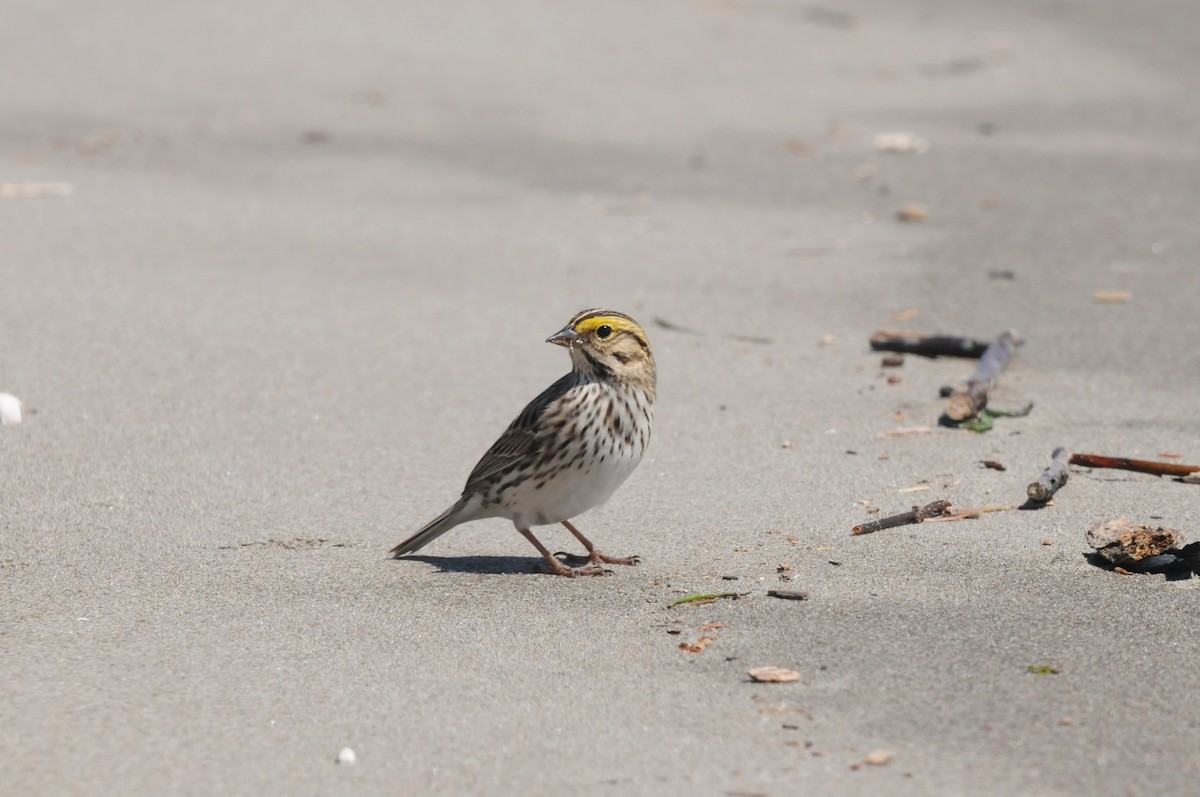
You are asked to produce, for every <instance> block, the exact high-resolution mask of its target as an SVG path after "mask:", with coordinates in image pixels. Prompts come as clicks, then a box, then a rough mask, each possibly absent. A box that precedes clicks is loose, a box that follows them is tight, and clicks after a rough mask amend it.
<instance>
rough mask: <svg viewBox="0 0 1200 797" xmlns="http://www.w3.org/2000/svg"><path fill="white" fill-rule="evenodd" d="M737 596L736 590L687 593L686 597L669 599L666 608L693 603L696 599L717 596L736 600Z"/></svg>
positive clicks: (710, 599) (714, 597)
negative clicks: (699, 593)
mask: <svg viewBox="0 0 1200 797" xmlns="http://www.w3.org/2000/svg"><path fill="white" fill-rule="evenodd" d="M737 597H738V594H737V593H736V592H715V593H713V594H711V595H688V596H686V597H683V598H677V599H676V600H673V601H671V602H670V603H668V604H667V608H668V609H670V608H671V607H673V606H679V605H681V604H684V603H695V602H696V601H715V600H717V599H718V598H733V599H734V600H737Z"/></svg>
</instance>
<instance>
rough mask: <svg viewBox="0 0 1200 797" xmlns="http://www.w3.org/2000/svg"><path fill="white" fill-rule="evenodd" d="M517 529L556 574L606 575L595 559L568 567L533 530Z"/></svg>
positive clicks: (567, 575)
mask: <svg viewBox="0 0 1200 797" xmlns="http://www.w3.org/2000/svg"><path fill="white" fill-rule="evenodd" d="M517 531H519V532H521V534H522V536H524V537H525V539H527V540H529V541H530V542H531V543H533V547H534V548H537V549H538V553H540V554H541V555H542V558H544V559H545V560H546V563H547V564H548V565H550V570H551V572H553V573H554V574H555V575H559V576H566V577H567V578H573V577H575V576H602V575H604V568H603V567H601V566H600V565H598V564H596V563H595V562H594V561H593V563H592V564H590V565H587V566H585V567H567V566H566V565H564V564H563V563H562V562H560V561H558V559H556V558H555V557H554V554H552V553H550V552H549V551H548V550H546V546H545V545H542V544H541V543H540V542H538V539H537V537H535V536H533V532H531V531H530V530H529V529H517Z"/></svg>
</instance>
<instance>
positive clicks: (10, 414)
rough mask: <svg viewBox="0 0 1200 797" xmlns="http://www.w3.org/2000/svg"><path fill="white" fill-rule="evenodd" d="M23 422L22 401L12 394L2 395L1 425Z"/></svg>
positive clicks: (0, 394) (0, 405) (0, 395)
mask: <svg viewBox="0 0 1200 797" xmlns="http://www.w3.org/2000/svg"><path fill="white" fill-rule="evenodd" d="M20 422H21V400H20V399H19V398H17V397H16V396H14V395H13V394H12V393H0V425H4V426H8V425H10V424H17V423H20Z"/></svg>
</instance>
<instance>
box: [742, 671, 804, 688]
mask: <svg viewBox="0 0 1200 797" xmlns="http://www.w3.org/2000/svg"><path fill="white" fill-rule="evenodd" d="M746 675H749V676H750V678H751V679H752V680H754V681H757V682H758V683H760V684H784V683H790V682H792V681H799V680H800V673H798V672H796V671H795V670H789V669H787V668H786V667H755V668H754V669H753V670H747V671H746Z"/></svg>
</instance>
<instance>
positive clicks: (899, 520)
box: [850, 501, 950, 537]
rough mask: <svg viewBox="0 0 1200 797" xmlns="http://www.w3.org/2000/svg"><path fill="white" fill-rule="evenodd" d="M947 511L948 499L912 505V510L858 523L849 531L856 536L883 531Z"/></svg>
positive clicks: (948, 510) (918, 521) (948, 506)
mask: <svg viewBox="0 0 1200 797" xmlns="http://www.w3.org/2000/svg"><path fill="white" fill-rule="evenodd" d="M949 512H950V502H949V501H934V502H933V503H931V504H926V505H925V506H919V507H918V506H914V507H913V508H912V510H910V511H908V512H901V513H900V514H899V515H892V516H891V517H885V518H880V519H879V520H872V521H870V522H868V523H860V524H859V525H857V526H855V527H854V528H852V529H850V533H851V534H852V535H854V536H855V537H857V536H859V535H862V534H872V533H874V532H876V531H883V530H884V529H894V528H896V527H897V526H910V525H912V524H913V523H921V522H922V521H924V520H926V519H927V518H933V517H938V516H940V515H945V514H948V513H949Z"/></svg>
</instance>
